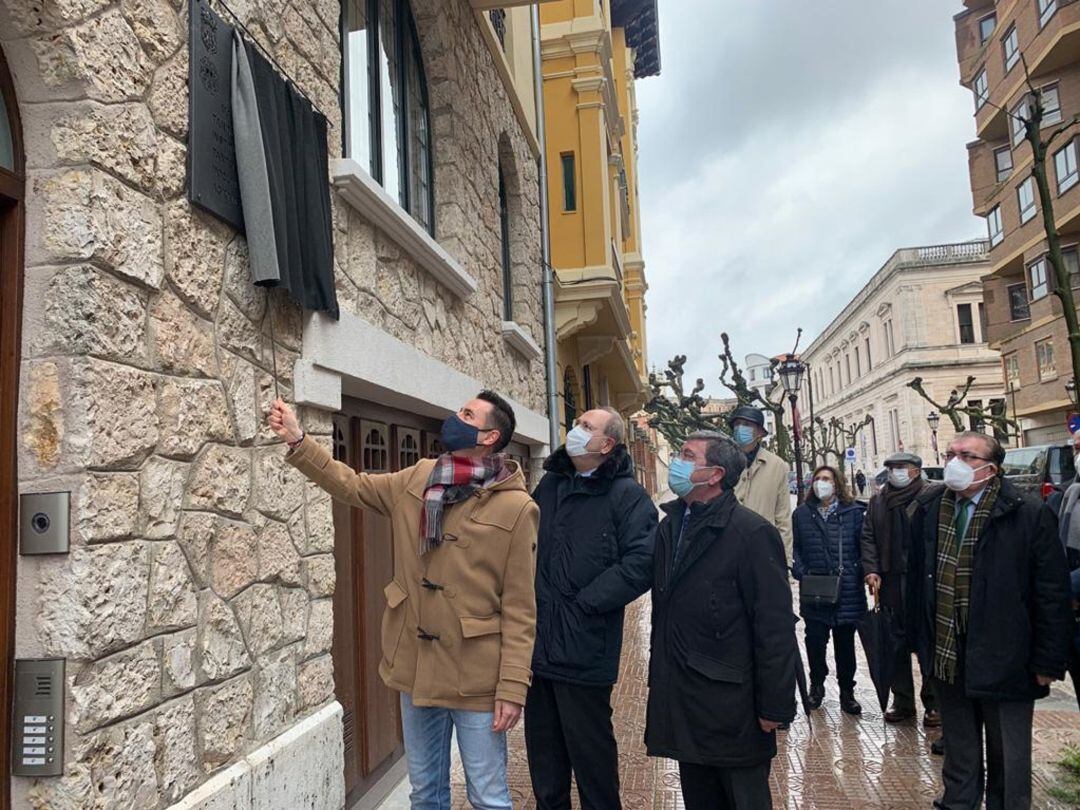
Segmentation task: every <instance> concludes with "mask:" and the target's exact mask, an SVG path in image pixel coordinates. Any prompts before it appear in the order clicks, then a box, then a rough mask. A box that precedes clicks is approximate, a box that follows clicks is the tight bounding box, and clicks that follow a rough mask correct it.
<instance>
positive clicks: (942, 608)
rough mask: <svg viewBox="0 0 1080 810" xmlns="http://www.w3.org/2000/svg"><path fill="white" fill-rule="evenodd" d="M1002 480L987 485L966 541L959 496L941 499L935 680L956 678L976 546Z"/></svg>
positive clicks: (967, 532)
mask: <svg viewBox="0 0 1080 810" xmlns="http://www.w3.org/2000/svg"><path fill="white" fill-rule="evenodd" d="M1000 491H1001V479H1000V478H998V477H997V476H994V477H993V478H991V479H990V483H989V484H987V485H986V489H985V491H984V492H983V496H982V498H981V499H980V500H979V503H978V505H977V506H976V507H975V513H974V514H973V515H972V516H971V520H970V521H969V522H968V525H967V529H966V530H965V531H964V536H963V537H957V535H956V500H957V494H956V493H955V492H952V491H949V492H946V493H945V496H944V497H943V498H942V499H941V511H940V512H939V513H938V534H937V538H938V541H937V611H936V615H935V619H934V626H935V634H934V635H935V640H934V677H936V678H940V679H941V680H943V681H945V682H946V683H952V682H953V679H954V678H955V677H956V661H957V649H956V639H957V636H959V635H962V634H964V633H966V632H967V621H968V608H969V607H970V605H971V567H972V560H973V557H974V553H975V543H976V542H977V541H978V539H979V535H980V534H982V530H983V529H984V528H985V527H986V523H987V521H988V520H989V519H990V510H991V509H993V508H994V502H995V501H996V500H997V497H998V493H999V492H1000Z"/></svg>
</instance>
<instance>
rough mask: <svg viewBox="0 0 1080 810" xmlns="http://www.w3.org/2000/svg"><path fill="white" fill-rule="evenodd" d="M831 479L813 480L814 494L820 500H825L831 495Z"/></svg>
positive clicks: (832, 489)
mask: <svg viewBox="0 0 1080 810" xmlns="http://www.w3.org/2000/svg"><path fill="white" fill-rule="evenodd" d="M833 491H834V488H833V485H832V481H815V482H814V494H815V495H817V496H818V498H819V499H820V500H823V501H827V500H829V498H831V497H832V495H833Z"/></svg>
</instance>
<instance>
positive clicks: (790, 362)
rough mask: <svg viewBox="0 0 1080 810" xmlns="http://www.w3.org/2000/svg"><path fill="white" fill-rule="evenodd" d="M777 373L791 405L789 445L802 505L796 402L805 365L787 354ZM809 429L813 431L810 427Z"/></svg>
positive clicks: (797, 409) (800, 456)
mask: <svg viewBox="0 0 1080 810" xmlns="http://www.w3.org/2000/svg"><path fill="white" fill-rule="evenodd" d="M777 373H778V374H779V375H780V384H781V385H782V386H784V393H786V394H787V395H788V401H789V402H790V403H791V424H792V431H791V438H792V442H791V443H792V444H793V445H794V446H795V488H796V490H797V492H798V501H799V503H802V502H803V496H804V494H805V493H804V491H803V473H802V470H803V464H802V446H801V445H802V442H800V441H799V437H800V436H801V435H802V425H800V424H799V406H798V400H799V388H801V387H802V378H803V374H805V373H806V364H805V363H803V362H801V361H800V360H799V358H797V357H796V356H795V355H793V354H789V355H788V356H787V357H785V358H784V360H783V362H781V363H780V365H779V366H778V368H777ZM810 429H811V430H813V426H812V425H811V428H810Z"/></svg>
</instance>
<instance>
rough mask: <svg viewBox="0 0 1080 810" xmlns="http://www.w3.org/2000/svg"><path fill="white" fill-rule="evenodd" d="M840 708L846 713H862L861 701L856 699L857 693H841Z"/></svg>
mask: <svg viewBox="0 0 1080 810" xmlns="http://www.w3.org/2000/svg"><path fill="white" fill-rule="evenodd" d="M840 710H841V711H843V712H844V714H854V715H860V714H862V706H860V705H859V701H857V700H855V695H853V694H852V693H851V692H847V693H843V692H842V693H841V694H840Z"/></svg>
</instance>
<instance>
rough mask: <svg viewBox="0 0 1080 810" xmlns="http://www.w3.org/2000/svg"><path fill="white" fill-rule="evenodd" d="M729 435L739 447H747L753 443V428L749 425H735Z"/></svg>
mask: <svg viewBox="0 0 1080 810" xmlns="http://www.w3.org/2000/svg"><path fill="white" fill-rule="evenodd" d="M731 437H732V438H733V439H735V444H737V445H739V447H747V446H749V445H751V444H753V443H754V429H753V428H752V427H750V425H736V426H735V429H734V430H733V431H732V432H731Z"/></svg>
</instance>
